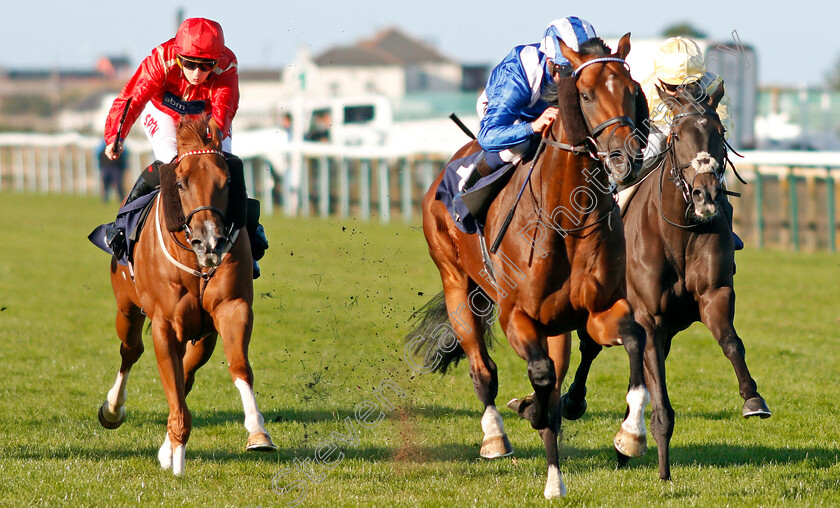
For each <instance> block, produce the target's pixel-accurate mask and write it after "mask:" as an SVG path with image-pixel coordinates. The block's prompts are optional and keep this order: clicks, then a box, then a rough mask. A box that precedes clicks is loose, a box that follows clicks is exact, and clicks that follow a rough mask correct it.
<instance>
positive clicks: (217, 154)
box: [99, 117, 276, 475]
mask: <svg viewBox="0 0 840 508" xmlns="http://www.w3.org/2000/svg"><path fill="white" fill-rule="evenodd" d="M177 139H178V158H177V164H167V165H164V166H163V167H161V175H160V177H161V178H160V179H161V192H160V194H159V195H158V196H157V197H156V198H155V202H154V203H153V205H152V209H151V211H150V212H149V219H148V220H147V224H146V227H145V228H144V229H143V230H142V231H141V234H140V237H139V238H138V240H137V242H136V244H135V247H134V258H133V260H134V262H133V264H132V265H130V266H129V267H126V266H123V265H119V264H117V261H116V259H112V260H111V285H112V286H113V289H114V296H115V297H116V300H117V308H118V310H117V335H118V336H119V338H120V341H122V345H121V346H120V354H121V356H122V364H121V366H120V370H119V373H118V374H117V380H116V383H115V384H114V387H113V388H111V390H110V391H109V392H108V396H107V400H106V401H105V403H104V404H102V407H101V408H100V409H99V421H100V423H101V424H102V425H103V426H104V427H106V428H109V429H114V428H117V427H119V426H120V425H121V424H122V422H123V421H124V420H125V407H124V405H125V400H126V390H125V387H126V382H127V380H128V374H129V372H130V370H131V367H132V365H134V363H135V362H136V361H137V360H138V359H139V358H140V355H141V354H142V353H143V341H142V328H143V322H144V321H145V317H146V316H148V318H149V319H150V320H151V328H152V339H153V341H154V345H155V355H156V356H157V362H158V370H159V372H160V378H161V384H162V385H163V389H164V391H165V393H166V400H167V402H168V403H169V420H168V423H167V426H166V429H167V432H166V438H165V440H164V442H163V446H161V448H160V451H159V452H158V459H159V460H160V464H161V467H163V468H164V469H168V468H170V467H171V468H172V472H173V473H174V474H176V475H180V474H183V473H184V458H185V450H186V445H187V440H188V439H189V437H190V429H191V427H192V422H191V420H192V415H191V414H190V411H189V409H187V404H186V400H185V399H186V397H187V394H188V393H189V392H190V389H191V388H192V386H193V382H194V380H195V372H196V370H198V368H199V367H201V366H202V365H204V364H205V363H206V362H207V361H208V360H209V359H210V356H211V354H212V353H213V349H214V347H215V345H216V338H217V336H218V335H219V334H221V336H222V341H223V343H224V349H225V356H226V357H227V362H228V366H229V367H228V368H229V371H230V375H231V378H232V379H233V382H234V385H235V386H236V388H237V389H238V390H239V392H240V394H241V396H242V404H243V406H244V410H245V428H246V429H247V430H248V432H249V433H250V436H249V438H248V442H247V446H246V448H247V449H248V450H263V451H270V450H275V449H276V447H275V446H274V444H273V443H272V442H271V437H270V436H269V434H268V432H267V431H266V429H265V426H264V420H263V416H262V414H260V412H259V409H258V408H257V401H256V398H255V397H254V390H253V384H254V375H253V372H252V371H251V366H250V364H249V362H248V343H249V341H250V339H251V329H252V326H253V317H254V315H253V311H252V310H251V304H252V302H253V296H254V289H253V281H252V276H253V271H252V270H253V268H252V261H251V253H250V246H249V244H248V235H247V233H246V232H245V231H244V230H243V229H241V228H242V226H244V225H245V213H246V212H245V202H246V198H247V196H246V193H245V182H244V177H243V174H242V167H241V161H239V160H238V159H236V158H231V160H230V163H231V164H230V166H231V167H230V169H229V168H228V162H227V161H226V160H225V156H224V154H223V153H222V151H221V133H220V132H219V129H218V127H217V126H216V125H215V122H213V121H212V120H209V121H208V119H207V118H206V117H200V118H198V119H184V120H182V121H181V124H180V125H179V127H178V132H177ZM184 210H189V213H187V214H186V215H184ZM162 224H163V225H164V226H165V227H166V229H167V230H168V231H167V232H168V234H167V233H164V232H162V230H161V225H162Z"/></svg>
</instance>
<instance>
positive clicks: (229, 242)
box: [155, 150, 239, 307]
mask: <svg viewBox="0 0 840 508" xmlns="http://www.w3.org/2000/svg"><path fill="white" fill-rule="evenodd" d="M189 155H220V156H222V157H224V154H223V153H222V152H220V151H219V150H193V151H190V152H184V153H182V154H180V155H179V156H178V159H177V161H176V162H177V163H180V162H181V160H182V159H183V158H184V157H187V156H189ZM202 210H208V211H210V212H212V213H215V214H217V215H219V216H220V217H221V218H222V221H223V222H224V223H225V224H227V217H226V216H225V213H224V212H222V211H221V210H219V209H218V208H216V207H213V206H199V207H198V208H195V209H194V210H192V211H191V212H190V213H189V214H187V216H186V219H185V220H184V227H183V228H182V230H183V231H184V234H185V236H186V239H187V243H188V244H192V229H191V228H190V226H189V224H190V221H191V220H192V218H193V216H194V215H195V214H196V213H198V212H200V211H202ZM160 222H161V221H160V196H158V199H157V202H156V203H155V223H156V224H155V225H156V229H157V238H158V243H159V244H160V247H161V249H162V250H163V253H164V255H165V256H166V259H167V260H168V261H169V262H170V263H172V264H173V265H175V266H176V267H178V268H179V269H181V270H183V271H185V272H187V273H189V274H191V275H193V276H195V277H199V278H200V279H202V280H203V281H204V284H202V287H201V291H200V293H199V297H198V298H199V300H198V301H199V307H201V306H202V300H203V298H204V290H205V289H207V283H208V282H209V281H210V279H211V278H213V275H215V274H216V269H217V268H218V267H219V266H220V265H221V260H223V259H224V257H225V256H226V255H227V253H228V252H230V249H231V247H233V244H234V243H236V239H237V237H238V236H239V229H234V224H233V223H232V222H231V224H230V226H229V228H228V231H227V234H225V235H222V238H224V242H225V245H224V248H223V249H222V255H221V256H220V258H221V260H220V262H219V265H216V266H214V267H212V268H210V269H209V270H207V271H206V272H205V271H201V270H200V268H201V267H199V270H196V269H195V268H190V267H189V266H186V265H184V264H183V263H181V262H180V261H178V260H177V259H175V257H174V256H172V254H170V253H169V249H167V248H166V244H165V243H164V241H163V232H162V231H161V227H160ZM170 236H171V237H172V240H173V241H174V242H175V244H176V245H178V246H179V247H181V248H182V249H184V250H188V251H190V252H193V253H195V250H193V249H192V248H191V247H189V246H187V245H184V244H183V243H182V242H181V241H180V240H179V239H178V237H177V236H175V233H174V232H170ZM196 256H197V254H196Z"/></svg>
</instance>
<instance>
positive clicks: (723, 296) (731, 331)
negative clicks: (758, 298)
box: [700, 287, 771, 418]
mask: <svg viewBox="0 0 840 508" xmlns="http://www.w3.org/2000/svg"><path fill="white" fill-rule="evenodd" d="M700 318H701V320H702V321H703V324H705V325H706V327H707V328H708V329H709V331H711V332H712V335H714V337H715V340H717V342H718V344H720V347H721V349H723V354H724V355H726V357H727V358H728V359H729V361H730V362H731V363H732V367H733V368H734V369H735V375H736V376H737V377H738V391H739V392H740V394H741V397H742V398H743V399H744V407H743V409H742V412H741V414H742V415H743V416H744V418H749V417H751V416H760V417H761V418H769V417H770V416H771V413H770V408H768V407H767V402H765V400H764V398H763V397H762V396H761V395H759V393H758V390H757V386H756V383H755V380H754V379H753V378H752V376H751V375H750V370H749V369H748V368H747V362H746V360H745V355H746V349H745V348H744V343H743V341H741V338H740V337H738V334H737V333H736V332H735V326H734V325H733V320H734V319H735V292H734V291H733V290H732V288H731V287H722V288H718V289H714V290H710V291H707V292H705V293H704V294H703V295H701V297H700Z"/></svg>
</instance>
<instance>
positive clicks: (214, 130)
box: [207, 118, 222, 148]
mask: <svg viewBox="0 0 840 508" xmlns="http://www.w3.org/2000/svg"><path fill="white" fill-rule="evenodd" d="M207 131H208V136H207V137H208V141H211V142H212V143H213V146H215V147H216V148H220V147H221V146H222V130H221V129H220V128H219V124H218V123H216V119H215V118H211V119H210V120H209V121H208V122H207Z"/></svg>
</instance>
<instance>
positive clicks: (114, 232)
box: [105, 160, 163, 258]
mask: <svg viewBox="0 0 840 508" xmlns="http://www.w3.org/2000/svg"><path fill="white" fill-rule="evenodd" d="M162 165H163V163H162V162H161V161H157V160H156V161H154V162H153V163H151V164H150V165H149V167H147V168H146V169H144V170H143V172H142V173H140V176H139V177H137V181H136V182H134V186H133V187H132V188H131V191H129V193H128V196H126V198H125V203H124V204H123V205H122V206H126V205H128V204H129V203H131V202H132V201H134V200H136V199H137V198H141V197H143V196H145V195H147V194H148V193H150V192H152V191H153V190H155V189H156V188H157V187H158V186H159V185H160V167H161V166H162ZM125 235H126V232H125V231H123V229H122V228H120V227H117V226H113V225H112V226H109V227H107V228H106V229H105V243H106V244H107V245H108V247H110V248H111V250H112V251H113V252H114V255H115V256H117V257H118V258H120V257H122V255H123V254H125V250H126V248H127V244H126V241H125Z"/></svg>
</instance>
